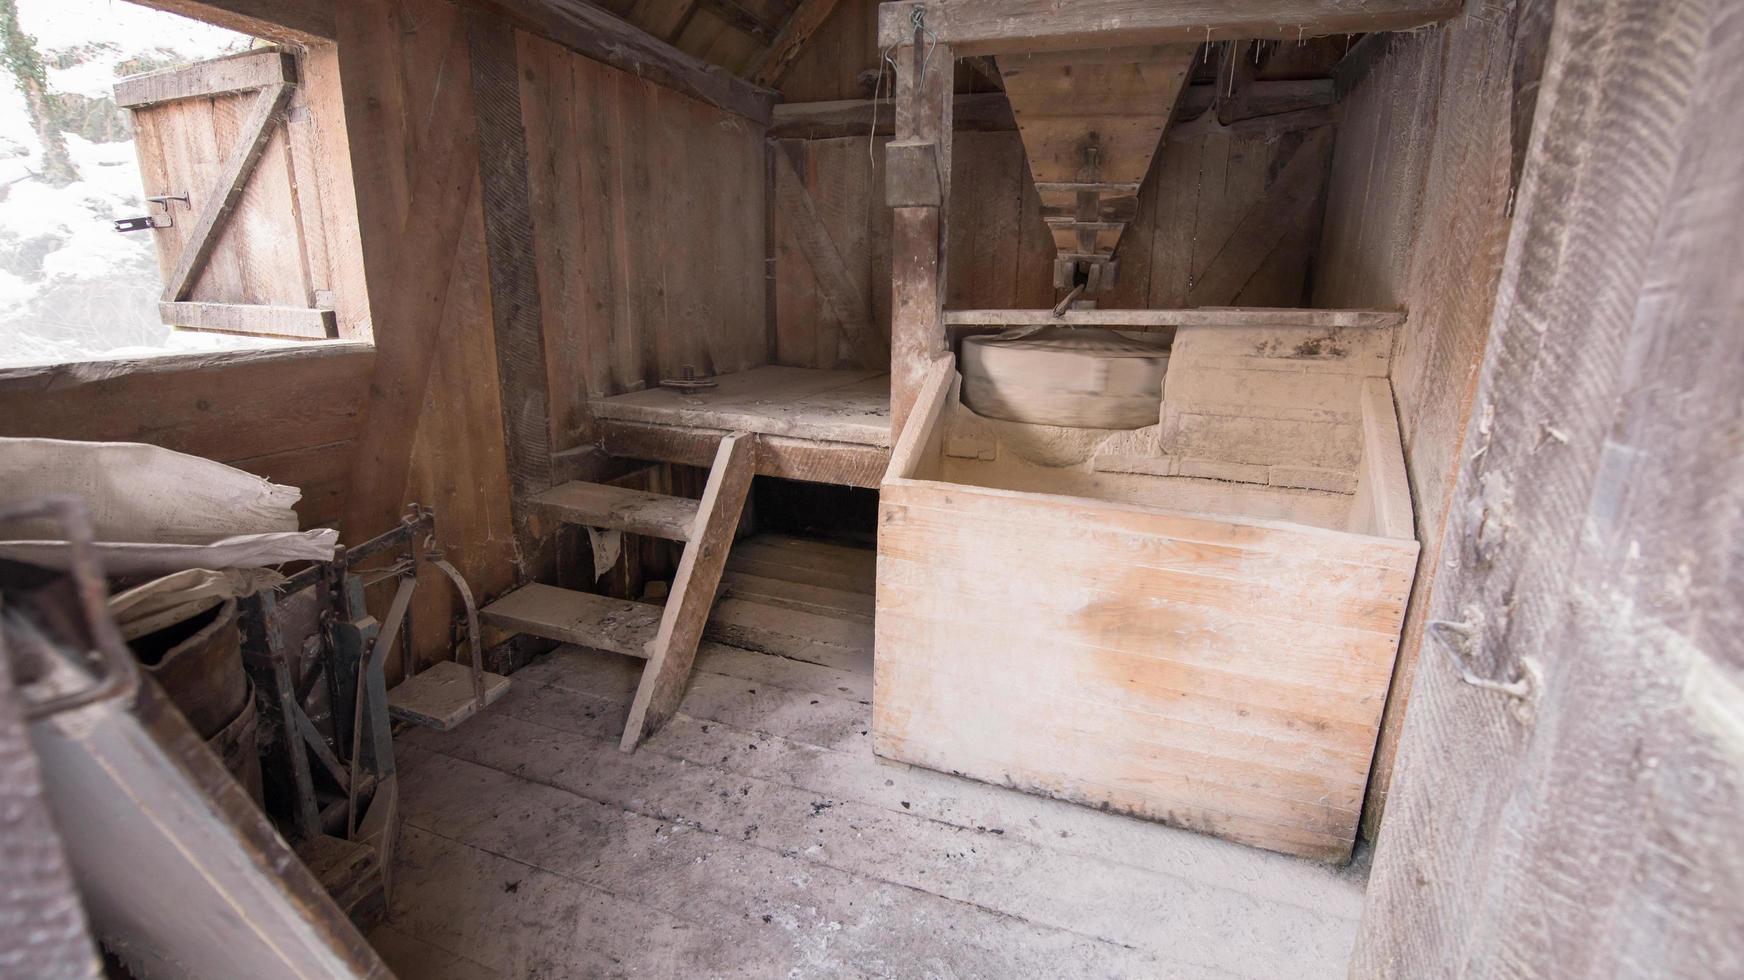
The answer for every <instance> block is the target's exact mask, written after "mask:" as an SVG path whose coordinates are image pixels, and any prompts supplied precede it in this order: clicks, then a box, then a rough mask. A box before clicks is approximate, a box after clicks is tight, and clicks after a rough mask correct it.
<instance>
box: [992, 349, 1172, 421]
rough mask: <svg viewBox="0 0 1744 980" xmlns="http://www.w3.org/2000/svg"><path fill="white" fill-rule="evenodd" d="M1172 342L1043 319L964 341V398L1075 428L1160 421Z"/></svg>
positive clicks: (1009, 416) (999, 415)
mask: <svg viewBox="0 0 1744 980" xmlns="http://www.w3.org/2000/svg"><path fill="white" fill-rule="evenodd" d="M1168 368H1169V348H1168V347H1167V346H1166V345H1164V344H1162V343H1160V342H1157V341H1152V340H1144V339H1135V338H1132V337H1126V336H1123V335H1121V334H1118V333H1115V332H1114V331H1112V330H1095V329H1082V328H1072V327H1043V328H1041V329H1040V330H1036V331H1033V332H1030V333H1025V334H1017V333H1015V332H1013V333H1005V334H999V335H995V336H980V337H970V338H968V339H967V340H965V341H963V404H964V405H965V406H967V407H968V408H969V410H970V411H972V412H974V413H975V414H977V415H983V416H987V417H989V418H996V419H1005V420H1007V421H1011V422H1029V423H1033V424H1038V425H1061V426H1067V427H1069V428H1074V429H1138V428H1143V427H1144V426H1147V425H1156V424H1157V416H1158V412H1159V405H1160V404H1161V402H1162V399H1163V375H1164V374H1165V373H1166V372H1167V371H1168Z"/></svg>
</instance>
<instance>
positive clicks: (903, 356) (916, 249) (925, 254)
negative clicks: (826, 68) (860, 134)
mask: <svg viewBox="0 0 1744 980" xmlns="http://www.w3.org/2000/svg"><path fill="white" fill-rule="evenodd" d="M952 67H953V59H952V55H951V49H950V48H949V47H947V46H945V45H943V44H937V43H934V42H933V41H932V39H931V38H930V37H928V36H927V34H926V32H925V31H924V30H923V29H920V28H916V29H915V30H914V32H913V34H912V36H910V37H908V38H907V39H906V43H904V44H903V45H902V46H901V47H899V48H897V50H896V138H897V139H898V140H906V141H911V142H916V141H918V142H923V143H931V144H932V145H933V146H934V147H936V149H935V150H934V155H935V157H936V162H937V167H938V175H939V176H938V181H939V193H938V204H937V206H908V207H898V208H894V209H893V211H894V214H893V215H892V221H891V229H890V256H891V275H890V289H891V303H890V431H891V438H892V439H895V438H896V437H897V436H899V435H900V434H901V433H902V425H903V422H905V421H906V420H907V419H908V413H909V411H910V410H911V409H912V408H913V407H914V403H915V399H916V398H917V397H919V395H920V389H921V386H922V385H923V384H925V383H926V375H927V367H928V365H930V364H931V363H932V361H933V360H934V359H935V358H936V357H938V356H939V355H940V354H943V353H944V351H945V323H944V302H945V286H946V283H945V241H946V238H945V236H946V235H948V234H949V233H950V232H949V228H948V222H947V220H946V213H947V211H949V209H950V203H951V109H952V106H953V99H952V97H951V76H952V74H953V72H952Z"/></svg>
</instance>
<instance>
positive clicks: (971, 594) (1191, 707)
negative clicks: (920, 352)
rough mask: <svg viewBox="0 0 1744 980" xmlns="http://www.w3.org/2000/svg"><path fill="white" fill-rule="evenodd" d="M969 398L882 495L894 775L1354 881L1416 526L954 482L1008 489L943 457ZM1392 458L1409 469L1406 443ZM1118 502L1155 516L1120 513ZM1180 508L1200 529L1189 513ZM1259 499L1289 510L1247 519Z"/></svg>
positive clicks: (1086, 481)
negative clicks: (1238, 848)
mask: <svg viewBox="0 0 1744 980" xmlns="http://www.w3.org/2000/svg"><path fill="white" fill-rule="evenodd" d="M1205 329H1208V330H1219V329H1227V328H1205ZM1237 329H1239V328H1237ZM1352 346H1353V347H1356V346H1358V345H1355V344H1353V345H1352ZM1241 349H1243V350H1251V345H1248V344H1243V345H1242V348H1241ZM1383 349H1384V348H1383ZM1352 353H1353V359H1356V358H1355V356H1354V355H1356V354H1358V352H1357V351H1354V350H1353V352H1352ZM1383 363H1384V358H1383ZM1173 367H1174V366H1173V365H1172V364H1171V371H1173ZM1377 383H1378V384H1379V385H1381V386H1383V387H1384V385H1385V382H1384V381H1377ZM1355 384H1356V385H1357V387H1358V389H1359V390H1360V389H1361V387H1362V385H1363V381H1362V378H1361V376H1360V375H1359V376H1358V377H1357V378H1356V381H1355ZM953 387H954V386H952V385H951V384H949V380H948V374H947V373H946V372H945V371H937V372H935V374H934V375H933V377H932V378H931V379H930V381H929V386H928V388H927V391H926V397H927V398H929V399H932V401H930V402H929V403H928V404H927V406H926V407H925V408H924V410H923V409H919V408H917V411H916V414H915V416H914V419H915V421H916V422H918V423H921V424H920V425H919V426H916V427H911V428H910V429H909V430H908V431H905V432H904V433H903V438H902V440H901V442H900V443H899V444H898V446H897V449H896V451H895V453H894V455H893V461H892V466H891V472H890V474H889V476H888V477H887V479H886V480H885V482H884V485H883V486H882V488H881V490H880V495H879V529H878V551H879V559H878V561H879V564H878V611H877V633H878V641H877V642H878V664H877V678H878V697H877V700H876V702H875V708H874V716H873V724H874V732H875V735H876V741H875V747H876V749H877V751H878V752H879V754H880V755H883V756H886V757H888V758H892V759H896V760H899V761H902V762H908V763H914V764H918V765H924V766H928V767H930V768H935V769H939V770H941V771H946V772H954V773H960V774H965V775H969V776H972V777H974V778H978V779H983V780H987V781H989V782H992V783H995V784H999V785H1007V786H1012V787H1015V788H1019V789H1022V790H1025V791H1027V792H1032V793H1039V794H1043V795H1048V796H1054V797H1058V798H1062V799H1067V800H1072V801H1075V802H1080V803H1086V804H1089V805H1094V806H1101V807H1105V808H1108V809H1112V810H1115V811H1117V812H1123V813H1133V814H1138V815H1142V816H1145V817H1148V818H1150V819H1156V820H1163V821H1167V822H1170V823H1175V824H1178V825H1180V826H1184V827H1190V828H1193V829H1196V830H1201V831H1204V832H1206V833H1212V834H1217V835H1220V836H1225V837H1229V838H1231V839H1233V840H1238V841H1242V842H1244V843H1248V844H1253V845H1255V846H1259V847H1267V848H1272V849H1276V850H1280V851H1284V852H1286V853H1291V854H1298V855H1302V856H1309V857H1315V858H1318V859H1321V860H1329V861H1338V860H1343V859H1344V858H1345V857H1346V856H1347V855H1348V854H1349V853H1350V849H1351V846H1352V843H1353V841H1354V838H1355V835H1356V830H1357V823H1358V816H1359V812H1360V810H1361V807H1362V799H1363V792H1364V789H1365V786H1366V783H1367V777H1368V768H1369V762H1370V758H1371V754H1372V749H1373V745H1374V738H1375V733H1376V730H1377V728H1378V726H1379V724H1380V718H1381V710H1382V706H1383V704H1384V701H1385V696H1386V687H1387V679H1388V677H1389V676H1390V673H1391V670H1392V661H1393V655H1394V651H1395V649H1396V647H1397V645H1398V631H1399V625H1400V622H1401V621H1402V619H1403V616H1404V611H1405V598H1406V595H1407V593H1408V590H1409V588H1410V583H1411V576H1412V572H1413V568H1414V565H1415V562H1416V557H1417V550H1418V549H1417V542H1416V541H1415V540H1413V539H1411V538H1410V537H1409V536H1408V525H1407V529H1406V531H1405V534H1406V535H1407V536H1404V537H1389V538H1381V537H1370V536H1367V535H1366V534H1353V533H1347V532H1345V531H1343V530H1331V529H1328V528H1327V527H1325V526H1313V525H1315V524H1318V523H1322V522H1326V523H1330V524H1331V525H1332V527H1337V528H1342V527H1344V526H1345V525H1346V524H1347V523H1348V522H1349V521H1350V517H1351V509H1352V503H1353V498H1352V497H1350V496H1349V495H1344V494H1329V493H1322V494H1315V493H1311V492H1309V491H1284V490H1280V489H1279V488H1273V487H1269V486H1267V487H1261V488H1254V489H1253V490H1250V492H1249V493H1248V495H1247V496H1246V497H1243V496H1238V495H1236V494H1235V493H1232V492H1231V490H1230V489H1209V488H1206V487H1202V486H1195V485H1194V484H1196V483H1197V482H1198V481H1191V480H1187V481H1181V480H1177V479H1176V478H1172V477H1171V478H1167V479H1158V478H1157V477H1150V476H1124V477H1123V476H1120V475H1117V474H1102V473H1096V472H1090V473H1078V472H1076V471H1074V470H1072V469H1071V468H1069V467H1060V466H1055V467H1040V466H1036V467H1031V468H1029V469H1028V470H1022V469H1019V472H1020V473H1025V474H1026V475H1027V476H1028V477H1029V478H1030V479H1032V480H1033V481H1034V482H1033V483H1030V484H1019V485H1020V486H1021V487H1022V489H1021V490H1016V489H1010V488H1009V487H1010V483H1008V482H1006V481H1005V480H1003V479H997V478H994V479H989V478H988V477H985V476H984V477H983V478H982V480H981V481H976V482H981V483H982V485H981V486H972V485H969V484H968V483H967V482H958V480H957V477H958V474H961V473H967V472H970V471H973V470H975V469H978V468H983V467H992V469H993V470H995V471H998V476H1000V477H1008V476H1009V473H1010V472H1011V470H1012V468H1011V467H1010V465H1009V464H1007V466H1006V468H1005V469H1004V470H1003V471H999V468H998V466H997V465H996V464H988V463H982V462H959V461H958V460H955V459H949V458H946V459H943V460H942V461H941V460H940V459H939V456H940V454H941V453H944V454H947V455H948V454H950V453H951V452H952V450H951V448H950V446H949V443H948V442H947V440H946V439H945V438H944V435H945V434H947V433H950V432H951V431H952V428H951V419H950V416H952V415H955V414H965V413H964V410H961V409H958V408H957V407H956V404H955V401H956V396H955V393H954V390H953ZM1377 393H1378V392H1377ZM1352 400H1353V401H1357V399H1356V397H1355V395H1354V394H1353V396H1352ZM1352 407H1353V408H1356V409H1357V411H1358V415H1359V420H1360V414H1361V409H1360V404H1358V405H1353V406H1352ZM1389 417H1390V416H1389ZM1357 428H1358V429H1359V431H1358V432H1357V433H1356V434H1355V438H1357V439H1358V440H1359V445H1358V447H1357V448H1356V449H1355V450H1354V452H1355V453H1356V455H1357V456H1361V454H1362V451H1363V450H1362V447H1361V445H1360V440H1361V438H1362V433H1361V431H1360V428H1361V426H1360V421H1359V425H1358V426H1357ZM1382 435H1388V434H1387V433H1382ZM1381 441H1384V442H1385V443H1386V445H1385V446H1384V447H1382V448H1383V450H1384V452H1385V454H1386V455H1389V456H1391V457H1392V458H1393V459H1394V460H1395V461H1397V460H1398V459H1399V458H1400V456H1401V452H1400V449H1399V445H1398V441H1397V438H1396V435H1395V436H1392V438H1389V439H1383V440H1381ZM997 451H998V454H999V456H1001V457H1003V456H1004V455H1006V454H1007V453H1008V452H1009V451H1010V446H1009V443H1007V442H1004V441H1001V444H1000V445H999V446H998V450H997ZM1381 454H1382V453H1381V451H1377V453H1376V455H1377V456H1379V455H1381ZM941 463H942V464H943V465H941ZM1401 467H1402V463H1400V462H1395V469H1394V472H1393V475H1394V476H1397V475H1398V473H1397V470H1398V468H1401ZM1262 472H1263V471H1262ZM1062 476H1066V477H1075V479H1062ZM941 477H943V480H941ZM944 481H950V482H944ZM1121 481H1124V483H1125V484H1126V485H1127V486H1128V487H1131V486H1132V485H1135V484H1137V485H1142V486H1143V489H1142V490H1140V491H1139V492H1148V496H1149V499H1142V498H1141V499H1138V500H1133V499H1127V498H1122V497H1118V496H1115V495H1114V494H1113V493H1110V492H1109V491H1110V490H1116V491H1117V492H1118V487H1119V485H1120V482H1121ZM1181 483H1185V484H1188V485H1189V486H1188V487H1182V486H1179V485H1178V484H1181ZM1204 483H1206V484H1211V485H1212V487H1214V488H1215V487H1231V488H1233V487H1237V486H1240V484H1220V483H1214V482H1213V481H1204ZM1360 488H1361V484H1360V483H1359V491H1360ZM1244 489H1246V488H1244ZM1183 490H1193V491H1198V492H1200V493H1202V494H1204V496H1203V497H1202V498H1201V499H1202V500H1203V504H1202V509H1200V510H1196V511H1187V510H1180V509H1177V508H1178V507H1179V505H1180V503H1181V502H1182V501H1181V500H1180V499H1179V498H1180V497H1181V495H1182V491H1183ZM1128 492H1132V491H1130V490H1129V491H1128ZM1256 493H1263V494H1266V495H1268V496H1270V497H1272V498H1273V500H1272V501H1268V503H1272V504H1273V505H1274V506H1275V505H1276V504H1279V503H1282V504H1284V505H1285V506H1286V507H1288V508H1289V509H1288V510H1286V511H1284V512H1283V513H1282V514H1277V515H1275V516H1274V513H1275V512H1268V511H1261V513H1266V514H1267V515H1268V516H1267V517H1254V516H1251V515H1246V514H1242V513H1240V512H1239V511H1238V510H1237V508H1238V507H1239V506H1241V505H1243V504H1250V503H1252V500H1251V498H1252V497H1253V496H1255V495H1256ZM1062 494H1087V495H1088V494H1094V498H1092V497H1090V496H1082V497H1081V496H1075V495H1073V496H1062ZM1111 496H1114V498H1115V499H1113V500H1110V499H1108V498H1109V497H1111ZM1289 496H1299V497H1301V498H1303V499H1301V500H1283V499H1278V498H1280V497H1289ZM1375 496H1378V497H1379V498H1380V499H1383V500H1385V501H1386V502H1387V503H1388V504H1389V506H1391V507H1398V506H1400V505H1404V506H1406V507H1408V504H1409V502H1408V500H1400V499H1399V496H1398V487H1397V486H1391V487H1390V488H1389V489H1388V492H1384V493H1380V494H1376V495H1375ZM1171 497H1173V498H1175V499H1170V498H1171ZM1316 499H1318V500H1319V501H1320V502H1321V505H1322V506H1323V507H1324V512H1323V513H1322V514H1321V515H1320V518H1321V519H1320V520H1319V521H1316V520H1314V519H1312V515H1311V514H1310V513H1309V512H1308V510H1307V507H1308V506H1310V505H1311V504H1312V503H1313V502H1314V500H1316ZM1364 499H1365V497H1364V495H1363V494H1362V493H1360V492H1359V493H1358V495H1357V496H1356V498H1355V500H1357V501H1361V500H1364ZM1278 516H1282V517H1284V518H1285V520H1279V519H1277V517H1278Z"/></svg>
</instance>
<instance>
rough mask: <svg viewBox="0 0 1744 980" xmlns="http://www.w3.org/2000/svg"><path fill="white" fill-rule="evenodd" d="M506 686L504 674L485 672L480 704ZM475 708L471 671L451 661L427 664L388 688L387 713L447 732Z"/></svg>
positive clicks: (489, 700) (476, 707) (496, 695)
mask: <svg viewBox="0 0 1744 980" xmlns="http://www.w3.org/2000/svg"><path fill="white" fill-rule="evenodd" d="M508 689H509V679H508V678H507V677H504V676H503V675H501V674H492V673H490V672H488V671H487V672H486V673H485V675H484V703H485V705H486V706H487V707H488V706H489V705H491V704H492V703H494V702H495V701H496V699H497V698H500V697H502V696H503V695H504V694H505V693H506V692H507V691H508ZM477 711H478V703H477V702H476V701H474V700H473V696H472V671H471V670H470V669H469V668H467V667H466V666H465V665H464V664H459V663H455V662H454V661H452V660H443V661H439V662H437V663H434V664H431V665H430V666H429V667H426V668H424V669H423V670H421V671H419V672H418V673H416V674H413V675H412V678H411V679H410V680H405V681H401V682H400V683H398V684H395V685H394V687H393V689H392V690H390V691H388V713H389V714H390V715H392V716H393V717H395V718H397V719H399V720H400V721H409V722H412V723H413V724H416V725H423V726H424V727H425V728H434V729H435V730H437V731H439V732H446V731H450V730H451V729H453V728H455V727H456V726H458V725H459V724H460V723H461V722H463V721H465V720H466V719H468V718H471V717H472V716H473V715H474V714H475V713H477Z"/></svg>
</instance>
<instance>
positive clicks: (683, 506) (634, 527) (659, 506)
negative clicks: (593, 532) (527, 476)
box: [533, 480, 697, 541]
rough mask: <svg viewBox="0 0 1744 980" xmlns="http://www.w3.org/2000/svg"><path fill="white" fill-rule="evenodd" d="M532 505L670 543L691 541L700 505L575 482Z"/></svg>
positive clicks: (577, 520)
mask: <svg viewBox="0 0 1744 980" xmlns="http://www.w3.org/2000/svg"><path fill="white" fill-rule="evenodd" d="M533 503H534V504H535V505H537V506H540V507H543V508H545V509H546V510H549V511H550V512H552V513H553V514H555V515H557V516H558V517H560V518H562V519H563V520H565V521H568V522H569V523H571V524H585V525H587V526H588V527H603V528H611V529H613V530H618V531H628V532H630V533H631V534H645V535H648V536H650V537H656V538H665V539H666V540H668V541H688V540H690V531H691V527H692V525H694V524H695V523H696V504H697V502H696V501H694V500H691V499H688V498H686V497H671V496H667V495H666V494H660V493H649V492H647V491H646V490H630V489H626V488H624V487H613V486H607V485H606V484H603V483H586V482H583V481H580V480H572V481H570V482H568V483H564V484H561V485H559V486H555V487H552V488H551V489H549V490H546V491H545V492H543V493H541V494H539V495H537V496H535V497H534V498H533Z"/></svg>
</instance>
